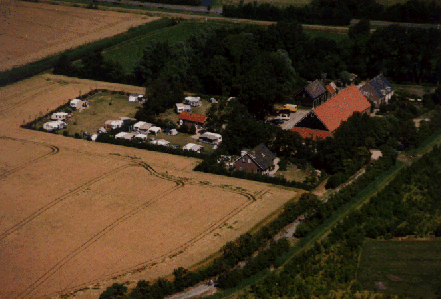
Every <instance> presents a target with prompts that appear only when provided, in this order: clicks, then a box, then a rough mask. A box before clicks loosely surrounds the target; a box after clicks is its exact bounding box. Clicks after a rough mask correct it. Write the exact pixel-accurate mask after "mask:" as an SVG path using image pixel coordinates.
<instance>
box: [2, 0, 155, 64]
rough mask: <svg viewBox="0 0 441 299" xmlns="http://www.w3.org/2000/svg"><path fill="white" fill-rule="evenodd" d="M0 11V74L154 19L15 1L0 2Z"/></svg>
mask: <svg viewBox="0 0 441 299" xmlns="http://www.w3.org/2000/svg"><path fill="white" fill-rule="evenodd" d="M0 10H1V14H0V24H2V26H1V27H0V44H1V45H2V47H1V48H0V71H5V70H7V69H11V68H13V67H14V66H19V65H24V64H26V63H29V62H32V61H35V60H38V59H41V58H43V57H46V56H48V55H51V54H55V53H59V52H61V51H63V50H66V49H69V48H75V47H77V46H79V45H82V44H85V43H89V42H92V41H95V40H99V39H103V38H106V37H110V36H113V35H117V34H120V33H123V32H125V31H127V30H128V29H129V28H130V27H133V26H138V25H141V24H144V23H147V22H150V21H152V20H154V19H157V18H151V17H147V16H145V15H136V14H126V13H119V12H110V11H100V10H93V9H85V8H79V7H67V6H62V5H49V4H42V3H31V2H24V1H17V0H0Z"/></svg>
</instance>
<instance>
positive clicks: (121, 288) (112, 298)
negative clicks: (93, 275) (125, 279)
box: [100, 283, 127, 299]
mask: <svg viewBox="0 0 441 299" xmlns="http://www.w3.org/2000/svg"><path fill="white" fill-rule="evenodd" d="M126 293H127V287H126V286H125V285H123V284H120V283H114V284H113V285H112V286H110V287H108V288H107V289H106V290H105V291H104V292H102V293H101V295H100V299H123V298H127V297H126V296H125V295H126Z"/></svg>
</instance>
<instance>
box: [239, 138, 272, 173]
mask: <svg viewBox="0 0 441 299" xmlns="http://www.w3.org/2000/svg"><path fill="white" fill-rule="evenodd" d="M275 159H276V156H275V155H274V154H273V153H272V152H271V151H270V150H269V149H268V148H267V147H266V146H265V145H264V144H263V143H261V144H259V145H258V146H256V147H255V148H253V149H252V150H248V149H244V150H242V151H241V155H240V158H238V159H236V160H235V161H233V165H234V169H235V170H245V171H246V172H249V173H260V174H266V175H267V174H269V172H270V171H271V170H273V169H274V166H275V165H274V160H275Z"/></svg>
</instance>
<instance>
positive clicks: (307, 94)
mask: <svg viewBox="0 0 441 299" xmlns="http://www.w3.org/2000/svg"><path fill="white" fill-rule="evenodd" d="M327 99H328V96H327V91H326V89H325V88H324V87H323V85H322V83H321V82H320V81H319V80H315V81H314V82H312V83H311V84H309V85H308V86H306V87H305V88H304V89H302V90H301V91H300V92H299V93H298V94H296V95H295V97H294V100H295V101H296V102H299V103H301V105H302V106H307V107H316V106H318V105H320V104H322V103H324V102H325V101H326V100H327Z"/></svg>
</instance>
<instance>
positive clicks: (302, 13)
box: [222, 0, 441, 26]
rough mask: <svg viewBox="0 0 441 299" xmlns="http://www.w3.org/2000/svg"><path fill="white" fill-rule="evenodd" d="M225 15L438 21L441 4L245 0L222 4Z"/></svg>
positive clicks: (342, 21) (339, 21)
mask: <svg viewBox="0 0 441 299" xmlns="http://www.w3.org/2000/svg"><path fill="white" fill-rule="evenodd" d="M222 15H223V16H225V17H233V18H242V19H254V20H265V21H282V20H290V21H293V20H294V21H297V22H299V23H303V24H322V25H342V26H344V25H349V24H350V22H351V19H352V18H359V19H360V18H368V19H371V20H382V21H391V22H406V23H430V24H438V23H440V22H441V4H440V3H439V2H437V1H435V0H432V1H424V0H409V1H407V2H406V3H396V4H394V5H388V6H385V5H381V4H379V3H378V2H377V1H375V0H365V1H357V0H313V1H311V3H309V4H308V5H305V6H303V7H297V6H292V5H290V6H288V7H285V8H281V7H278V6H275V5H272V4H270V3H257V1H254V2H248V3H246V4H244V1H243V0H242V1H241V2H240V3H239V4H237V5H235V4H230V5H224V6H223V8H222Z"/></svg>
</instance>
